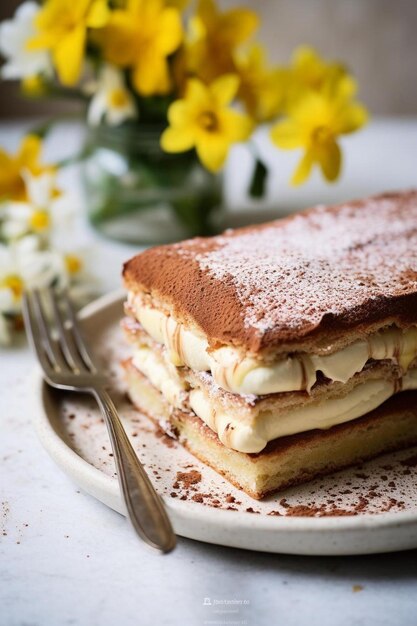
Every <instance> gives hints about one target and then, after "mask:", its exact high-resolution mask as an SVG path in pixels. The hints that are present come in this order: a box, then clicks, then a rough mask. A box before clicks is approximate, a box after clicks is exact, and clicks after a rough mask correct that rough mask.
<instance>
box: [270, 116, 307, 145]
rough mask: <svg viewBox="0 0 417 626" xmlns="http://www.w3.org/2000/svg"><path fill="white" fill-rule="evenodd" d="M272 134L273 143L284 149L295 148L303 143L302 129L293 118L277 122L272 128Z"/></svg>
mask: <svg viewBox="0 0 417 626" xmlns="http://www.w3.org/2000/svg"><path fill="white" fill-rule="evenodd" d="M270 136H271V139H272V141H273V143H274V144H275V145H276V146H278V148H283V149H284V150H293V149H294V148H299V147H300V146H302V145H303V139H302V135H301V133H300V129H299V127H298V125H297V124H296V123H295V122H294V121H293V120H291V119H288V120H283V121H282V122H279V123H278V124H276V125H275V126H274V127H273V128H272V129H271V133H270Z"/></svg>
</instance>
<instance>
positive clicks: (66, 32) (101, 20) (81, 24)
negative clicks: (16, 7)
mask: <svg viewBox="0 0 417 626" xmlns="http://www.w3.org/2000/svg"><path fill="white" fill-rule="evenodd" d="M109 15H110V11H109V9H108V6H107V0H46V2H45V4H44V5H43V7H42V8H41V9H40V11H39V13H38V15H37V16H36V19H35V26H36V28H37V30H38V34H37V35H35V36H34V37H33V38H32V39H30V40H29V42H28V49H29V50H49V51H50V52H51V55H52V60H53V63H54V66H55V68H56V71H57V73H58V76H59V79H60V80H61V81H62V83H63V84H64V85H74V84H75V83H76V82H77V80H78V79H79V77H80V74H81V69H82V63H83V59H84V50H85V43H86V37H87V29H88V28H101V27H103V26H104V25H105V24H106V22H107V20H108V18H109Z"/></svg>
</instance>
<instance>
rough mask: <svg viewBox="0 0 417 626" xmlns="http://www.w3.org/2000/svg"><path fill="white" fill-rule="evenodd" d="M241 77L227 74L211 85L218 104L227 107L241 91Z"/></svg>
mask: <svg viewBox="0 0 417 626" xmlns="http://www.w3.org/2000/svg"><path fill="white" fill-rule="evenodd" d="M239 83H240V80H239V76H237V74H225V75H224V76H220V78H217V79H216V80H215V81H214V82H213V83H212V84H211V85H210V91H211V92H212V94H213V95H214V97H215V98H216V100H217V102H218V104H220V105H221V106H225V105H227V104H229V103H230V102H231V101H232V100H233V98H234V97H235V95H236V94H237V90H238V89H239Z"/></svg>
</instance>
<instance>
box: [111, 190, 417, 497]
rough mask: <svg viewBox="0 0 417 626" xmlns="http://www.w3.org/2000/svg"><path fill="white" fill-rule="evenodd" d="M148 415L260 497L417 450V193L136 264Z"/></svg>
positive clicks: (136, 314) (130, 378)
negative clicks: (389, 453) (409, 449)
mask: <svg viewBox="0 0 417 626" xmlns="http://www.w3.org/2000/svg"><path fill="white" fill-rule="evenodd" d="M123 275H124V282H125V286H126V288H127V290H128V299H127V304H126V313H127V318H126V319H125V320H124V322H123V326H124V329H125V332H126V336H127V338H128V340H129V341H130V342H131V344H132V348H133V356H132V358H131V359H130V360H129V361H127V362H125V363H124V367H125V374H126V380H127V384H128V388H129V394H130V397H131V399H132V401H133V402H134V403H135V404H136V405H137V406H138V407H139V408H140V409H141V410H143V411H144V412H146V413H147V414H148V415H149V416H150V417H152V418H153V419H155V420H157V421H158V422H160V423H161V422H162V423H165V424H167V425H169V426H170V428H171V429H172V430H173V431H174V432H176V433H177V435H178V437H179V439H180V441H181V442H182V443H183V444H184V445H185V446H186V447H187V448H188V449H189V450H190V451H191V452H192V453H193V454H195V455H196V456H197V457H198V458H199V459H201V460H202V461H204V462H205V463H206V464H208V465H210V466H211V467H213V468H214V469H215V470H217V471H218V472H220V473H221V474H223V475H224V476H225V477H226V478H228V479H229V480H230V481H231V482H232V483H233V484H234V485H236V486H238V487H240V488H241V489H243V490H244V491H246V492H247V493H248V494H250V495H251V496H253V497H255V498H262V497H263V496H265V495H266V494H268V493H271V492H273V491H275V490H278V489H282V488H283V487H286V486H288V485H292V484H295V483H300V482H303V481H306V480H309V479H311V478H313V477H315V476H318V475H320V474H325V473H329V472H333V471H335V470H337V469H340V468H343V467H346V466H348V465H351V464H353V463H356V462H358V461H363V460H365V459H369V458H371V457H374V456H376V455H378V454H381V453H384V452H387V451H391V450H396V449H399V448H403V447H406V446H409V445H412V444H415V443H417V191H416V192H415V191H411V192H405V193H399V194H385V195H381V196H376V197H373V198H369V199H366V200H362V201H357V202H350V203H347V204H343V205H340V206H333V207H324V206H318V207H315V208H313V209H310V210H308V211H305V212H303V213H299V214H296V215H294V216H291V217H289V218H286V219H282V220H278V221H275V222H271V223H268V224H263V225H260V226H253V227H249V228H243V229H239V230H233V231H226V232H225V233H224V234H223V235H220V236H217V237H212V238H197V239H191V240H189V241H184V242H182V243H178V244H175V245H169V246H161V247H157V248H153V249H150V250H146V251H145V252H143V253H142V254H139V255H138V256H136V257H134V258H133V259H131V260H130V261H128V262H127V263H126V264H125V267H124V272H123Z"/></svg>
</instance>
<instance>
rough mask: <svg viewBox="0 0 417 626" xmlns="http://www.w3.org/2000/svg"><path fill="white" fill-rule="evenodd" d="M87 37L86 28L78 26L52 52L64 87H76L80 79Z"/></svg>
mask: <svg viewBox="0 0 417 626" xmlns="http://www.w3.org/2000/svg"><path fill="white" fill-rule="evenodd" d="M85 36H86V32H85V28H84V26H83V25H80V26H77V27H76V28H74V29H73V30H72V31H71V32H69V33H68V34H67V35H66V36H65V37H64V38H63V39H62V41H61V42H60V43H59V44H58V45H57V46H56V47H55V49H54V50H53V52H52V56H53V59H54V63H55V66H56V69H57V72H58V75H59V78H60V80H61V81H62V83H63V84H64V85H68V86H71V85H74V84H75V83H76V82H77V80H78V78H79V77H80V74H81V67H82V61H83V55H84V44H85Z"/></svg>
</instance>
